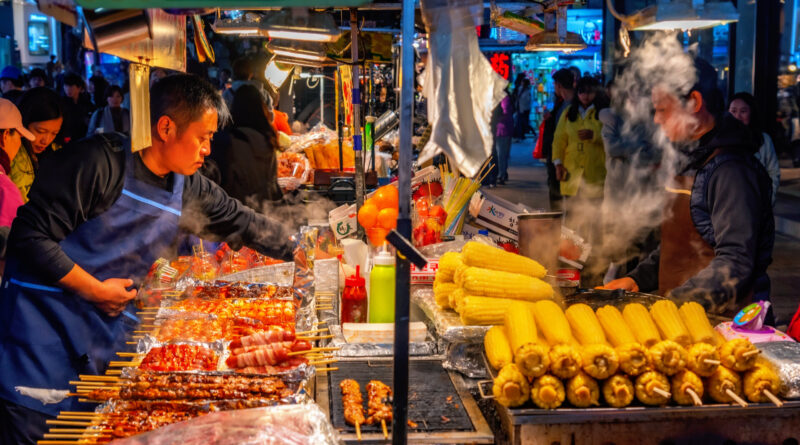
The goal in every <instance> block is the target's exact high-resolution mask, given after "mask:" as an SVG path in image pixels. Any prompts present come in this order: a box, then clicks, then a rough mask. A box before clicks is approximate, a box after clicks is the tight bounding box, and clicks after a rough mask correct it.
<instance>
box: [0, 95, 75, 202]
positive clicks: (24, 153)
mask: <svg viewBox="0 0 800 445" xmlns="http://www.w3.org/2000/svg"><path fill="white" fill-rule="evenodd" d="M61 103H62V101H61V98H60V97H58V94H56V93H55V92H54V91H53V90H51V89H49V88H46V87H39V88H34V89H31V90H28V91H26V92H25V94H23V95H22V97H21V98H20V100H19V111H20V113H22V124H23V125H24V126H25V128H27V129H28V130H29V131H30V132H31V133H32V134H33V136H34V139H33V140H32V141H28V140H24V141H22V146H23V148H24V150H19V152H17V155H16V156H15V157H14V159H12V160H11V174H10V175H9V176H10V177H11V180H12V181H14V184H16V185H17V188H19V191H20V193H21V194H22V200H23V201H24V202H28V192H29V191H30V189H31V184H33V180H34V178H35V177H36V170H38V166H39V160H40V158H41V157H42V156H48V155H49V154H50V153H51V152H53V151H56V150H59V149H60V148H61V145H60V144H59V143H57V142H54V141H56V137H57V136H58V134H59V132H60V130H61V126H62V124H63V122H64V118H63V116H64V113H63V109H62V108H61Z"/></svg>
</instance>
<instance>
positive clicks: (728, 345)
mask: <svg viewBox="0 0 800 445" xmlns="http://www.w3.org/2000/svg"><path fill="white" fill-rule="evenodd" d="M719 357H720V360H721V361H722V364H723V365H724V366H727V367H728V368H730V369H733V370H734V371H739V372H744V371H748V370H750V369H752V368H753V366H755V365H756V359H757V358H758V349H757V348H756V347H755V346H753V344H752V343H750V340H748V339H746V338H736V339H733V340H729V341H727V342H725V344H723V345H722V346H720V348H719Z"/></svg>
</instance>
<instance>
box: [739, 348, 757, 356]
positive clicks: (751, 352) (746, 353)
mask: <svg viewBox="0 0 800 445" xmlns="http://www.w3.org/2000/svg"><path fill="white" fill-rule="evenodd" d="M756 354H761V350H760V349H756V350H753V351H747V352H745V353H744V354H742V357H750V356H751V355H756Z"/></svg>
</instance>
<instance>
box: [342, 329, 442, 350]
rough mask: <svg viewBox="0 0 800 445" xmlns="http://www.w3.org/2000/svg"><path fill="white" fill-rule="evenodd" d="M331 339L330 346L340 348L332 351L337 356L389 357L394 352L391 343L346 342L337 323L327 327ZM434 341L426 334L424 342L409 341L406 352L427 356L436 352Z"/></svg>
mask: <svg viewBox="0 0 800 445" xmlns="http://www.w3.org/2000/svg"><path fill="white" fill-rule="evenodd" d="M329 330H330V333H331V335H333V339H331V342H330V346H333V347H337V348H341V349H339V350H338V351H336V352H335V353H334V355H336V356H338V357H391V356H392V354H393V352H394V344H392V343H348V342H347V340H345V338H344V334H343V333H342V327H341V326H340V325H338V324H333V325H330V327H329ZM437 351H438V349H437V345H436V341H435V340H434V339H433V338H432V337H431V336H430V334H428V337H427V338H426V340H425V341H424V342H409V344H408V354H409V355H412V356H427V355H436V354H437Z"/></svg>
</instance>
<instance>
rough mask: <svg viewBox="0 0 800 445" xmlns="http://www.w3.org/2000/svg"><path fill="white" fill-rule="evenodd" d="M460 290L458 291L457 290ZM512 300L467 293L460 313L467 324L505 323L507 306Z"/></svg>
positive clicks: (487, 324) (462, 320) (488, 324)
mask: <svg viewBox="0 0 800 445" xmlns="http://www.w3.org/2000/svg"><path fill="white" fill-rule="evenodd" d="M456 292H458V291H456ZM511 301H512V300H507V299H505V298H488V297H476V296H474V295H467V296H465V297H464V299H463V300H462V302H461V305H460V307H459V309H458V310H459V314H460V315H461V322H462V323H464V324H465V325H476V326H490V325H496V324H498V325H499V324H503V320H504V318H505V315H506V308H507V307H508V305H509V304H510V303H511Z"/></svg>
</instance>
